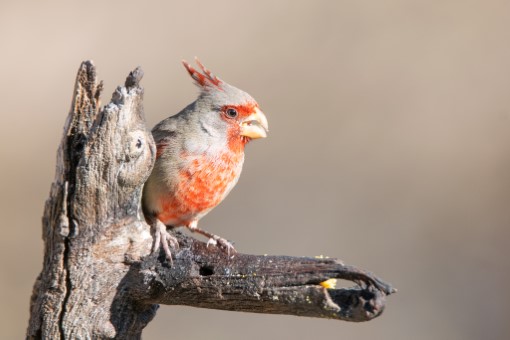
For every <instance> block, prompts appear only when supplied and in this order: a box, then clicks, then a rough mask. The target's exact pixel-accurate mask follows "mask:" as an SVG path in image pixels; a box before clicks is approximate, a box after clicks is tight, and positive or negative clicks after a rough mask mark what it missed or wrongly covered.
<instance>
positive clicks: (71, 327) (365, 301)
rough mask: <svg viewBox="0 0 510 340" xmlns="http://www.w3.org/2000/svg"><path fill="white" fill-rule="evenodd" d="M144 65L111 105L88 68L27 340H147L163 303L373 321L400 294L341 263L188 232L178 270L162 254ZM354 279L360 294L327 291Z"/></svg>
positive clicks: (74, 111)
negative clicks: (227, 246)
mask: <svg viewBox="0 0 510 340" xmlns="http://www.w3.org/2000/svg"><path fill="white" fill-rule="evenodd" d="M142 76H143V73H142V71H141V69H140V68H137V69H136V70H134V71H133V72H131V73H130V74H129V76H128V77H127V79H126V82H125V85H124V86H123V87H118V88H117V89H116V90H115V92H114V93H113V96H112V100H111V102H110V103H109V104H108V105H106V106H105V107H103V108H102V109H101V108H100V104H99V96H100V92H101V89H102V84H101V83H100V82H98V81H97V78H96V71H95V67H94V65H93V64H92V62H90V61H86V62H83V63H82V65H81V66H80V69H79V71H78V76H77V79H76V85H75V90H74V94H73V100H72V105H71V110H70V113H69V116H68V118H67V121H66V124H65V127H64V136H63V138H62V141H61V144H60V147H59V150H58V153H57V166H56V175H55V180H54V182H53V184H52V186H51V190H50V197H49V198H48V200H47V202H46V205H45V211H44V217H43V240H44V245H45V250H44V262H43V269H42V272H41V274H40V275H39V277H38V278H37V280H36V282H35V285H34V290H33V294H32V299H31V303H30V321H29V326H28V330H27V338H30V339H39V338H50V339H71V338H118V339H126V338H135V339H137V338H140V337H141V332H142V330H143V328H144V327H145V326H146V325H147V324H148V323H149V322H150V321H151V320H152V318H153V317H154V316H155V313H156V311H157V309H158V307H159V304H166V305H188V306H195V307H203V308H214V309H223V310H231V311H244V312H257V313H271V314H291V315H299V316H309V317H320V318H332V319H340V320H346V321H367V320H370V319H373V318H375V317H377V316H378V315H380V314H381V313H382V311H383V309H384V306H385V297H386V296H387V295H389V294H391V293H393V292H394V289H393V288H392V287H391V286H390V285H389V284H387V283H385V282H383V281H382V280H380V279H378V278H377V277H375V276H374V275H372V274H370V273H368V272H365V271H362V270H360V269H357V268H355V267H352V266H348V265H344V264H342V263H341V262H339V261H338V260H335V259H324V258H304V257H303V258H300V257H289V256H254V255H245V254H236V255H235V256H234V257H231V258H228V257H227V256H226V254H225V253H223V252H221V251H219V250H218V249H216V248H214V247H209V248H207V247H206V245H205V244H204V243H203V242H199V241H197V240H195V239H193V238H190V237H188V236H186V235H184V234H181V233H177V234H176V236H177V237H178V239H179V243H180V249H179V251H177V252H176V253H175V260H174V263H173V265H171V266H170V264H169V263H167V262H166V261H165V260H164V256H163V254H161V255H160V256H159V257H158V256H153V255H150V249H151V244H152V237H151V235H150V228H149V226H148V225H147V224H146V223H145V221H144V219H143V215H142V212H141V209H140V197H141V189H142V187H143V184H144V182H145V180H146V179H147V177H148V175H149V173H150V171H151V169H152V166H153V163H154V157H155V146H154V141H153V139H152V136H151V134H150V132H149V131H148V130H147V128H146V126H145V119H144V112H143V89H142V88H141V87H140V85H139V82H140V80H141V78H142ZM335 278H339V279H346V280H350V281H353V282H354V283H356V285H355V286H354V287H352V288H338V289H336V288H331V287H330V288H325V287H323V286H322V285H321V282H323V281H326V280H329V279H335Z"/></svg>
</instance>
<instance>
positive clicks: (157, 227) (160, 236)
mask: <svg viewBox="0 0 510 340" xmlns="http://www.w3.org/2000/svg"><path fill="white" fill-rule="evenodd" d="M150 225H151V227H152V232H153V234H154V243H153V245H152V253H153V254H154V253H158V252H159V247H160V246H163V250H164V252H165V256H166V259H167V260H168V261H170V263H172V264H173V260H172V252H171V251H170V247H172V248H176V249H179V242H178V241H177V238H176V237H175V236H173V235H171V234H170V233H169V232H168V231H167V230H166V225H164V224H163V222H161V221H160V220H159V219H158V218H153V219H151V220H150Z"/></svg>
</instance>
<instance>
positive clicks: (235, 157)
mask: <svg viewBox="0 0 510 340" xmlns="http://www.w3.org/2000/svg"><path fill="white" fill-rule="evenodd" d="M186 156H188V155H182V157H183V158H186ZM243 160H244V153H243V152H242V151H241V152H231V151H230V150H227V151H225V152H224V153H223V154H222V155H220V157H214V158H213V159H211V158H210V157H208V156H201V157H194V158H193V161H191V162H190V164H189V166H188V167H187V168H185V169H182V170H181V171H180V172H179V174H178V176H179V181H178V185H177V187H176V190H175V191H174V192H171V193H168V195H165V196H162V197H160V198H159V200H160V207H161V209H162V211H160V213H159V214H158V218H159V219H160V220H161V221H162V222H163V223H165V224H168V225H188V224H189V223H191V221H192V220H196V219H199V218H200V217H201V215H203V214H205V213H207V212H208V211H209V210H211V209H212V208H214V207H215V206H217V205H218V204H219V203H220V202H221V201H222V200H223V199H224V198H225V196H226V195H227V194H228V192H229V191H230V190H231V189H232V187H233V186H234V185H235V183H236V182H237V180H238V178H239V175H240V174H241V168H242V164H243Z"/></svg>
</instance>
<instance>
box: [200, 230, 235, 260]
mask: <svg viewBox="0 0 510 340" xmlns="http://www.w3.org/2000/svg"><path fill="white" fill-rule="evenodd" d="M209 245H213V246H219V247H220V248H221V249H223V250H226V251H227V255H228V256H229V257H230V253H231V252H232V253H233V254H235V253H237V250H236V249H235V248H234V245H233V244H232V243H231V242H229V241H228V240H226V239H224V238H222V237H219V236H217V235H214V236H212V237H210V238H209V240H208V241H207V247H209Z"/></svg>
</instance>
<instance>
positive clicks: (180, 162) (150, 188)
mask: <svg viewBox="0 0 510 340" xmlns="http://www.w3.org/2000/svg"><path fill="white" fill-rule="evenodd" d="M195 62H196V64H197V65H198V68H199V69H200V71H201V72H200V71H198V70H197V69H195V68H194V67H193V66H191V65H190V64H189V63H188V62H187V61H185V60H183V61H182V64H183V65H184V67H185V69H186V70H187V71H188V73H189V75H190V76H191V78H192V79H193V80H194V83H195V85H197V86H198V88H199V95H198V97H197V99H196V100H195V101H194V102H192V103H191V104H189V105H188V106H186V107H185V108H184V109H182V110H181V111H180V112H179V113H177V114H176V115H174V116H170V117H168V118H166V119H164V120H162V121H161V122H159V123H158V124H157V125H156V126H155V127H154V128H153V129H152V135H153V137H154V141H155V143H156V160H155V164H154V168H153V170H152V172H151V174H150V175H149V177H148V179H147V181H146V183H145V185H144V188H143V193H142V209H143V212H144V216H145V218H146V220H147V222H148V223H149V224H150V225H151V230H152V232H153V238H154V240H153V246H152V253H156V254H159V251H160V247H162V248H163V250H164V253H165V257H166V259H167V260H168V261H170V262H172V251H171V250H170V248H176V249H178V248H179V243H178V241H177V238H176V237H175V236H173V235H172V234H171V233H169V232H168V229H172V228H178V227H186V228H188V229H189V230H190V231H191V232H193V233H197V234H201V235H203V236H205V237H207V238H208V242H207V246H209V245H214V246H219V247H220V248H221V249H223V250H226V252H227V253H228V256H230V253H231V252H232V253H235V252H236V250H235V248H234V247H233V245H232V243H230V242H229V241H227V240H226V239H225V238H222V237H220V236H218V235H215V234H213V233H210V232H208V231H206V230H204V229H201V228H199V227H198V222H199V220H200V219H201V218H202V217H204V216H205V215H206V214H207V213H208V212H210V211H211V210H212V209H214V208H215V207H216V206H217V205H218V204H220V203H221V202H222V201H223V200H224V199H225V197H226V196H227V195H228V194H229V192H230V191H231V190H232V189H233V188H234V186H235V185H236V183H237V181H238V179H239V176H240V175H241V170H242V167H243V162H244V149H245V146H246V144H247V143H248V142H250V141H251V140H254V139H259V138H265V137H267V133H268V131H269V128H268V121H267V118H266V116H265V114H264V113H263V112H262V111H261V109H260V108H259V104H258V103H257V101H255V99H254V98H253V97H252V96H251V95H249V94H248V93H246V92H244V91H243V90H240V89H238V88H237V87H234V86H232V85H230V84H228V83H226V82H225V81H223V80H221V79H220V78H218V77H217V76H215V75H214V74H213V73H212V72H211V71H210V70H208V69H207V68H206V67H205V66H204V65H203V64H202V63H201V62H200V60H199V59H198V58H195Z"/></svg>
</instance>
